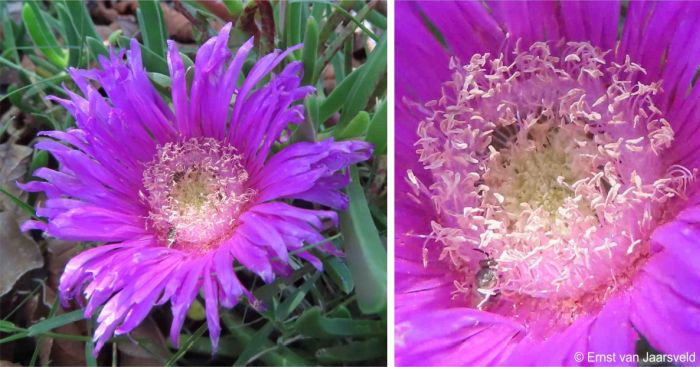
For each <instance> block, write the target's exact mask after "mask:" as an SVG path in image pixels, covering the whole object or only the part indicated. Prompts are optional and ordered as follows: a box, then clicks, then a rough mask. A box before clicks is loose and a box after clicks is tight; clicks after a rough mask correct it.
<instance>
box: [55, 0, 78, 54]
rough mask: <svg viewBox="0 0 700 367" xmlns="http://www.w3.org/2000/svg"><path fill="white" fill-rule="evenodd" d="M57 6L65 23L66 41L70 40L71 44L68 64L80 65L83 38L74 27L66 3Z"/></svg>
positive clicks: (62, 21)
mask: <svg viewBox="0 0 700 367" xmlns="http://www.w3.org/2000/svg"><path fill="white" fill-rule="evenodd" d="M56 8H57V9H58V19H60V20H61V23H63V31H64V32H65V35H66V41H68V44H69V45H70V46H71V47H69V48H68V65H69V66H78V63H79V62H80V51H81V48H80V46H82V39H81V38H80V36H79V35H78V33H77V31H76V30H75V28H74V27H73V22H72V21H71V17H70V14H69V13H68V9H66V7H65V5H63V4H61V3H58V4H56Z"/></svg>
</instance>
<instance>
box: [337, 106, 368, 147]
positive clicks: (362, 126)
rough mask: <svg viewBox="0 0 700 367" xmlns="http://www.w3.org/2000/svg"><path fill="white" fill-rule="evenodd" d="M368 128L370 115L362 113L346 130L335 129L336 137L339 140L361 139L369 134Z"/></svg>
mask: <svg viewBox="0 0 700 367" xmlns="http://www.w3.org/2000/svg"><path fill="white" fill-rule="evenodd" d="M367 128H369V113H367V112H366V111H360V112H359V113H358V114H357V116H355V118H353V119H352V120H351V121H350V122H349V123H348V125H347V126H346V127H345V129H342V130H340V129H337V128H336V129H335V137H336V139H338V140H348V139H353V138H357V137H361V136H364V135H365V134H366V133H367Z"/></svg>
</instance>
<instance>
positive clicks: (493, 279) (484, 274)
mask: <svg viewBox="0 0 700 367" xmlns="http://www.w3.org/2000/svg"><path fill="white" fill-rule="evenodd" d="M475 250H476V251H479V252H481V253H483V254H484V255H485V256H486V258H485V259H483V260H480V261H479V271H478V272H477V273H476V276H475V283H476V292H477V293H478V295H479V298H481V301H480V302H479V304H477V305H476V308H478V309H479V310H481V309H483V307H484V305H486V303H487V302H488V301H489V299H491V298H492V297H496V296H498V272H497V271H496V265H497V264H498V263H497V262H496V260H495V259H493V258H492V257H491V256H490V255H489V254H488V253H487V252H486V251H483V250H481V249H475Z"/></svg>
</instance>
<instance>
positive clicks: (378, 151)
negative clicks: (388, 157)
mask: <svg viewBox="0 0 700 367" xmlns="http://www.w3.org/2000/svg"><path fill="white" fill-rule="evenodd" d="M366 140H367V141H368V142H370V143H372V144H374V156H375V157H376V156H379V155H382V154H386V145H387V103H386V99H383V100H382V101H381V102H379V104H378V105H377V109H376V111H375V112H374V116H372V122H370V124H369V130H368V131H367V139H366Z"/></svg>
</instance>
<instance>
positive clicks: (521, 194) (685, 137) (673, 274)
mask: <svg viewBox="0 0 700 367" xmlns="http://www.w3.org/2000/svg"><path fill="white" fill-rule="evenodd" d="M620 17H621V5H620V4H619V3H618V2H572V1H562V2H518V3H515V2H486V3H484V2H429V1H426V2H418V3H417V2H397V5H396V19H397V22H396V24H397V30H396V35H397V36H396V43H397V45H396V76H397V81H396V82H397V111H396V114H397V116H396V156H397V159H396V175H397V180H396V186H397V187H396V193H397V197H396V218H397V219H396V256H397V259H396V301H395V303H396V323H397V325H396V342H397V346H396V361H397V364H400V365H423V364H426V365H494V364H503V365H579V364H585V365H600V364H605V363H609V364H613V365H623V364H632V365H636V364H637V363H636V361H633V360H630V361H626V360H623V359H622V358H621V356H623V355H634V354H635V345H636V343H637V341H638V339H639V338H640V336H643V337H645V338H646V339H647V340H648V341H649V342H650V344H651V345H652V346H653V347H654V348H655V349H657V350H659V351H661V352H663V353H669V354H673V355H675V356H676V357H677V358H682V354H683V353H696V355H700V288H698V285H700V265H699V264H700V262H698V259H700V210H699V207H698V204H700V192H699V191H698V185H697V183H696V181H695V179H696V172H697V168H698V167H699V166H700V160H699V157H700V155H698V154H697V153H696V152H697V151H698V149H699V148H700V137H699V136H698V129H699V127H700V87H697V86H695V87H694V81H693V78H694V77H697V72H698V68H699V66H700V33H698V32H697V24H698V21H699V20H700V6H699V5H698V4H697V3H690V2H687V3H680V2H679V3H675V2H658V3H653V2H630V4H629V9H628V10H627V13H626V19H625V22H624V27H623V28H622V29H621V30H622V32H621V36H620V37H619V38H618V25H619V21H620ZM436 33H438V34H439V35H441V36H442V38H443V39H444V44H443V43H442V42H441V41H442V40H439V37H437V36H436ZM612 353H616V356H617V357H615V358H617V359H614V360H610V359H607V360H601V358H604V357H606V356H611V355H612ZM596 356H597V357H596ZM601 356H602V357H601ZM642 357H644V356H642ZM591 358H593V359H591ZM693 362H694V361H693V360H690V359H688V356H686V359H685V360H683V359H679V360H674V361H673V363H675V364H684V363H693Z"/></svg>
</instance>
